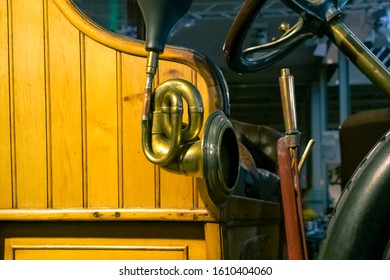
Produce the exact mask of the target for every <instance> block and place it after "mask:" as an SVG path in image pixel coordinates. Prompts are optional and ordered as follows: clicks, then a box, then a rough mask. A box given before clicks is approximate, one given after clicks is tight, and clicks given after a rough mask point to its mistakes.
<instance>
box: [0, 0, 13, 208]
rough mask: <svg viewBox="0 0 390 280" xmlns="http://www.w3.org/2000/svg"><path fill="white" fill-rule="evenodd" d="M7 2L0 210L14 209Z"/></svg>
mask: <svg viewBox="0 0 390 280" xmlns="http://www.w3.org/2000/svg"><path fill="white" fill-rule="evenodd" d="M7 12H8V9H7V1H1V2H0V61H2V63H0V193H1V195H0V208H11V207H12V173H11V170H12V169H11V129H10V94H9V86H8V79H9V68H8V51H9V50H8V22H7Z"/></svg>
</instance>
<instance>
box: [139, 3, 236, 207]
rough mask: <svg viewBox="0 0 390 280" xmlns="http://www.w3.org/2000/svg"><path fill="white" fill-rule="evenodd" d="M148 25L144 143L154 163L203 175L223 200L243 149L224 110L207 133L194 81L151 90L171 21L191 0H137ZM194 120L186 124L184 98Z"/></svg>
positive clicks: (216, 199)
mask: <svg viewBox="0 0 390 280" xmlns="http://www.w3.org/2000/svg"><path fill="white" fill-rule="evenodd" d="M138 4H139V6H140V9H141V11H142V14H143V16H144V20H145V26H146V42H145V43H146V44H145V49H146V51H147V52H148V57H147V65H146V85H145V92H144V105H143V111H142V147H143V151H144V153H145V155H146V157H147V158H148V160H149V161H151V162H152V163H154V164H157V165H159V166H161V167H162V168H164V169H166V170H168V171H171V172H175V173H178V174H185V175H193V176H197V177H203V178H204V179H205V181H206V186H207V188H208V192H209V195H210V197H211V199H212V200H213V202H214V203H215V204H217V205H223V204H225V203H226V202H227V200H228V198H229V197H230V195H232V193H233V192H234V189H235V186H236V182H237V179H238V173H239V155H238V153H239V150H238V143H237V138H236V135H235V133H234V130H233V126H232V124H231V123H230V121H229V120H228V119H227V118H226V116H225V114H224V113H223V112H222V111H214V112H213V113H212V114H210V116H209V117H208V119H207V122H206V126H205V130H204V136H203V139H202V140H200V139H199V136H198V135H199V133H200V131H201V130H202V124H203V114H204V113H203V104H202V99H201V95H200V93H199V91H198V90H197V88H196V87H195V86H194V85H192V84H191V83H189V82H187V81H184V80H180V79H173V80H170V81H167V82H165V83H163V84H161V85H160V86H159V87H157V88H156V90H155V91H154V92H153V91H152V85H153V80H154V76H155V74H156V71H157V67H158V59H159V54H160V53H162V52H163V51H164V46H165V42H166V39H167V37H168V35H169V33H170V31H171V29H172V27H173V26H174V25H175V24H176V22H178V21H179V19H180V18H181V17H182V16H183V15H184V14H185V13H186V12H187V11H188V9H189V8H190V6H191V4H192V0H159V1H154V0H138ZM183 99H184V100H185V103H187V105H188V114H189V122H188V124H183V113H184V112H183V106H184V101H183Z"/></svg>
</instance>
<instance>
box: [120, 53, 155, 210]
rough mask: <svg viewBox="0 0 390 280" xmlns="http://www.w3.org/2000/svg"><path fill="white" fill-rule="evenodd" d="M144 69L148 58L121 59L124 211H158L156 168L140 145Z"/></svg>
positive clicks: (124, 57) (126, 56) (131, 57)
mask: <svg viewBox="0 0 390 280" xmlns="http://www.w3.org/2000/svg"><path fill="white" fill-rule="evenodd" d="M144 69H146V59H145V58H138V57H135V56H129V55H123V56H122V102H123V105H122V106H123V108H122V116H123V187H124V207H146V208H153V207H155V181H154V178H155V175H154V166H153V164H151V163H150V162H149V161H148V160H147V159H146V157H145V156H144V154H143V151H142V145H141V143H142V142H141V114H142V103H143V94H144V86H145V77H146V76H145V74H144V72H145V71H144Z"/></svg>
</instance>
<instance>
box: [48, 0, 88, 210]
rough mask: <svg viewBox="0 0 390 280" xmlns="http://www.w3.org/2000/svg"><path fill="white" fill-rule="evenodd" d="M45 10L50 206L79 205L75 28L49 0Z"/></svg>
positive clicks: (78, 85)
mask: <svg viewBox="0 0 390 280" xmlns="http://www.w3.org/2000/svg"><path fill="white" fill-rule="evenodd" d="M48 12H49V15H48V33H49V36H48V40H49V41H48V54H49V65H48V69H49V70H50V76H49V78H50V79H49V81H50V95H51V99H50V101H51V106H50V109H51V119H50V122H51V140H52V141H51V151H52V158H51V162H52V166H51V176H52V198H53V205H52V206H53V207H54V208H67V207H82V205H83V201H82V198H83V196H82V190H83V188H82V134H81V133H82V129H81V90H80V46H79V32H78V30H76V29H75V28H74V27H73V26H72V25H71V24H70V23H69V21H68V20H66V18H64V16H63V15H62V14H61V12H60V11H59V10H58V8H57V7H56V6H55V5H54V4H53V3H52V2H51V1H49V4H48ZM65 46H66V47H65ZM49 171H50V170H49Z"/></svg>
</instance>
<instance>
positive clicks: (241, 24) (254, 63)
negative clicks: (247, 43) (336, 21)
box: [223, 0, 348, 73]
mask: <svg viewBox="0 0 390 280" xmlns="http://www.w3.org/2000/svg"><path fill="white" fill-rule="evenodd" d="M282 1H283V2H284V3H285V4H286V5H287V6H288V7H290V8H291V9H293V10H294V11H296V12H297V13H298V14H300V18H299V20H298V22H297V23H296V24H295V25H294V26H293V27H291V28H289V29H288V30H286V31H285V32H284V34H283V35H282V36H281V37H280V38H279V39H277V40H275V41H272V42H269V43H266V44H263V45H259V46H254V47H250V48H247V49H245V50H243V44H244V40H245V38H246V35H247V33H248V30H249V28H250V27H251V25H252V23H253V21H254V20H255V18H256V16H257V15H258V14H259V13H260V12H261V10H262V8H263V7H264V5H265V3H266V2H267V0H246V1H245V3H244V5H243V6H242V7H241V10H240V11H239V13H238V15H237V16H236V18H235V20H234V21H233V24H232V26H231V28H230V30H229V33H228V35H227V38H226V41H225V44H224V47H223V52H224V55H225V58H226V61H227V63H228V65H229V67H230V68H231V69H232V70H234V71H236V72H239V73H250V72H255V71H258V70H261V69H263V68H265V67H268V66H270V65H271V64H273V63H275V62H277V61H279V60H280V59H281V58H283V57H285V56H286V55H287V54H289V53H290V52H291V51H293V50H294V49H295V48H296V47H298V46H299V45H300V44H301V43H302V42H303V41H305V40H306V39H308V38H311V37H313V36H322V31H323V29H324V28H326V23H327V22H329V21H330V20H332V19H333V18H335V17H338V15H339V14H340V13H341V12H340V7H342V6H344V5H345V3H346V2H347V1H348V0H325V1H310V0H282ZM251 56H252V57H253V58H251Z"/></svg>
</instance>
